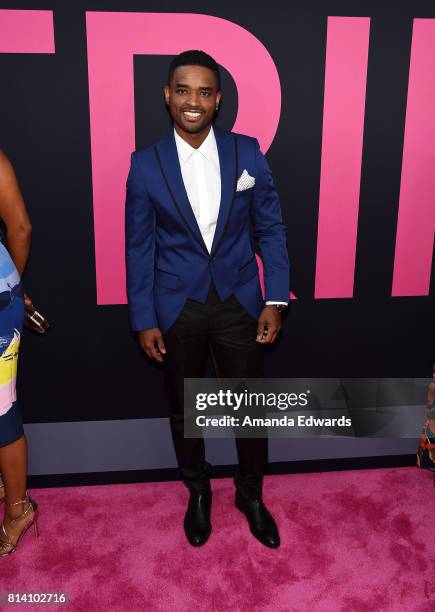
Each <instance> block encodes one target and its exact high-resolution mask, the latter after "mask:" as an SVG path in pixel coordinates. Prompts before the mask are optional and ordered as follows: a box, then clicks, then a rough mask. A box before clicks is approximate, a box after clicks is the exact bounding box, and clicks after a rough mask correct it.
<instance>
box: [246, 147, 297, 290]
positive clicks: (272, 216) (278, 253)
mask: <svg viewBox="0 0 435 612" xmlns="http://www.w3.org/2000/svg"><path fill="white" fill-rule="evenodd" d="M252 221H253V228H254V239H255V242H256V244H257V247H258V250H259V252H260V257H261V259H262V261H263V267H264V286H265V296H264V299H265V301H271V302H288V299H289V286H290V266H289V260H288V252H287V239H286V234H287V232H286V227H285V224H284V222H283V220H282V213H281V206H280V203H279V198H278V194H277V191H276V188H275V185H274V183H273V179H272V173H271V171H270V168H269V165H268V163H267V161H266V158H265V157H264V155H263V154H262V153H261V151H260V146H259V144H258V141H257V140H255V185H254V192H253V204H252Z"/></svg>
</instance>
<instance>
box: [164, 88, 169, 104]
mask: <svg viewBox="0 0 435 612" xmlns="http://www.w3.org/2000/svg"><path fill="white" fill-rule="evenodd" d="M163 94H164V96H165V102H166V104H169V87H168V86H167V85H165V86H164V87H163Z"/></svg>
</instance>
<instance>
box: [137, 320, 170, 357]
mask: <svg viewBox="0 0 435 612" xmlns="http://www.w3.org/2000/svg"><path fill="white" fill-rule="evenodd" d="M138 338H139V344H140V345H141V347H142V348H143V350H144V351H145V353H146V354H147V355H148V357H151V359H154V360H155V361H159V362H160V363H162V362H163V355H164V354H165V353H166V349H165V343H164V342H163V336H162V332H161V331H160V329H159V328H158V327H153V328H152V329H143V330H142V331H140V332H139V333H138Z"/></svg>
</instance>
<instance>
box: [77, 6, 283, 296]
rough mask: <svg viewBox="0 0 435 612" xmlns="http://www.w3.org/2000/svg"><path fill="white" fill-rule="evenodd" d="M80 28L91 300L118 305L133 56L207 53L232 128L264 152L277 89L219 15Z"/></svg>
mask: <svg viewBox="0 0 435 612" xmlns="http://www.w3.org/2000/svg"><path fill="white" fill-rule="evenodd" d="M86 27H87V39H88V70H89V101H90V120H91V149H92V183H93V193H94V224H95V257H96V268H97V302H98V304H125V303H126V290H125V256H124V201H125V182H126V178H127V173H128V170H129V163H130V153H131V152H132V151H133V150H134V148H135V133H134V81H133V55H176V54H178V53H180V52H181V51H184V50H185V49H186V48H198V49H203V50H204V51H206V52H208V53H210V54H211V55H212V56H214V58H215V59H216V60H217V61H218V62H219V63H220V64H221V65H222V66H224V67H225V68H226V69H227V70H228V71H229V72H230V73H231V75H232V76H233V78H234V81H235V83H236V86H237V90H238V96H239V106H238V115H237V119H236V122H235V124H234V130H235V131H237V132H240V133H245V134H250V135H252V136H256V137H257V138H258V140H259V142H260V145H261V147H262V150H263V151H266V150H267V149H268V147H269V146H270V144H271V142H272V140H273V138H274V136H275V132H276V129H277V127H278V121H279V116H280V112H281V88H280V82H279V76H278V73H277V70H276V67H275V64H274V62H273V60H272V58H271V57H270V55H269V53H268V51H267V50H266V48H265V47H264V46H263V45H262V44H261V43H260V41H259V40H258V39H257V38H255V37H254V36H253V35H252V34H250V33H249V32H248V31H247V30H245V29H244V28H242V27H240V26H238V25H236V24H235V23H232V22H230V21H227V20H225V19H220V18H218V17H212V16H210V15H197V14H192V13H180V14H178V13H103V12H101V13H100V12H88V13H87V14H86ZM254 72H255V74H254ZM258 74H260V75H261V82H260V83H259V81H258V79H257V78H256V75H258ZM259 116H261V118H262V119H261V121H258V117H259Z"/></svg>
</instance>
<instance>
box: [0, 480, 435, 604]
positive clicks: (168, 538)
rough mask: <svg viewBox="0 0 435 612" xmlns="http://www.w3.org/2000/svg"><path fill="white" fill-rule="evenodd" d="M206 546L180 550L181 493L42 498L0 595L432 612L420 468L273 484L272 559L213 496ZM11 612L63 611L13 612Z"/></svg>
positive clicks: (429, 491)
mask: <svg viewBox="0 0 435 612" xmlns="http://www.w3.org/2000/svg"><path fill="white" fill-rule="evenodd" d="M213 491H214V501H213V515H212V520H213V532H212V535H211V538H210V540H209V541H208V543H207V544H206V545H205V546H204V547H202V548H197V549H195V548H192V547H190V546H189V545H188V543H187V542H186V540H185V538H184V534H183V530H182V516H183V513H184V509H185V504H186V500H187V491H186V489H185V488H184V487H183V486H182V485H181V484H179V483H158V484H140V485H113V486H99V487H75V488H63V489H39V490H35V491H33V496H34V498H35V499H36V500H37V501H38V502H39V504H40V509H41V516H40V532H41V535H40V537H39V538H38V539H36V538H34V537H33V532H32V533H30V532H29V533H28V534H26V537H25V539H24V540H23V546H22V548H21V549H20V550H18V551H17V553H15V554H14V555H12V556H11V557H9V558H6V559H0V591H5V590H6V589H7V590H9V591H28V592H35V591H36V592H44V591H45V592H53V591H57V592H59V591H66V592H67V593H68V594H69V597H70V604H69V609H70V610H73V611H74V612H75V611H81V610H83V611H86V612H94V611H98V610H109V611H117V610H119V611H122V612H126V611H131V612H133V611H134V612H135V611H139V610H140V611H150V612H154V611H156V612H157V611H162V612H172V611H174V612H190V611H193V612H201V611H207V612H220V611H222V612H224V611H225V612H228V611H230V612H237V611H243V612H245V611H246V612H257V611H258V612H260V611H261V612H272V611H273V612H275V611H276V612H278V611H279V612H289V611H295V612H304V611H307V612H312V611H315V612H336V611H343V612H349V611H357V612H366V611H367V612H368V611H376V612H379V611H387V610H388V611H390V610H391V611H394V612H396V611H402V610H403V611H406V612H410V611H412V612H423V611H424V612H429V611H434V610H435V488H434V487H433V485H432V474H430V473H429V472H426V471H423V470H418V469H417V468H396V469H380V470H363V471H362V470H358V471H347V472H329V473H322V474H296V475H287V476H272V477H269V478H267V479H266V485H265V495H264V497H265V500H266V502H267V504H268V506H269V507H270V509H271V510H272V511H273V512H274V515H275V517H276V519H277V522H278V525H279V527H280V531H281V539H282V544H281V548H279V549H277V550H269V549H267V548H265V547H264V546H262V545H261V544H260V543H258V542H257V541H256V540H255V539H254V538H253V537H252V536H251V535H250V533H249V531H248V527H247V524H246V522H245V519H244V517H243V516H242V515H241V514H240V513H239V512H238V511H237V510H236V509H235V507H234V503H233V502H234V499H233V498H234V495H233V486H232V481H231V480H216V481H214V482H213ZM7 609H8V610H11V611H13V610H59V609H61V608H60V606H55V607H53V606H43V607H41V606H40V607H34V606H29V605H27V606H21V605H20V606H13V607H10V608H7Z"/></svg>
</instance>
